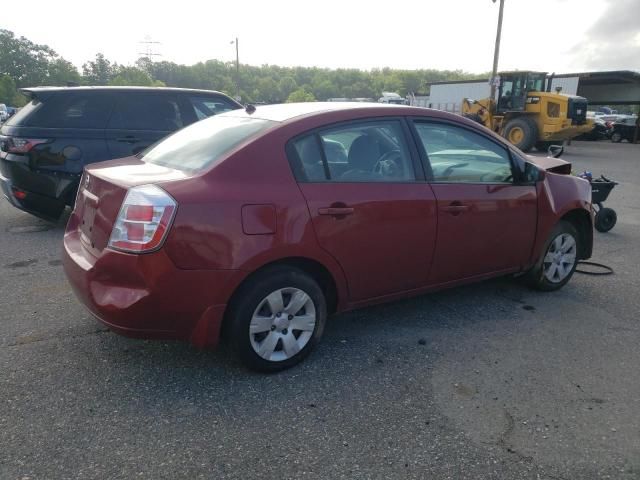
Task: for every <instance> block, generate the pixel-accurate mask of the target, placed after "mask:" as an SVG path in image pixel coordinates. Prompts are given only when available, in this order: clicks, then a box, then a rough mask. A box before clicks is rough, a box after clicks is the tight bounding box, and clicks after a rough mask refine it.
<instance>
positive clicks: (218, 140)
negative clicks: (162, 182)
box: [141, 116, 276, 173]
mask: <svg viewBox="0 0 640 480" xmlns="http://www.w3.org/2000/svg"><path fill="white" fill-rule="evenodd" d="M275 123H276V122H273V121H270V120H263V119H259V118H242V117H221V116H216V117H210V118H207V119H205V120H201V121H200V122H196V123H194V124H193V125H191V126H189V127H186V128H184V129H182V130H180V131H178V132H176V133H174V134H173V135H171V136H170V137H167V138H166V139H165V140H163V141H161V142H160V143H158V144H156V145H154V146H152V147H151V148H150V149H149V150H147V151H146V152H143V153H142V155H141V158H142V159H143V160H144V161H145V162H149V163H155V164H157V165H163V166H165V167H170V168H175V169H177V170H184V171H187V172H191V173H194V172H198V171H201V170H204V169H206V168H208V167H210V166H212V165H213V164H214V163H215V162H216V161H217V160H218V159H219V158H220V157H221V156H222V155H223V154H224V153H226V152H228V151H229V150H231V149H232V148H234V147H236V146H238V145H240V144H241V143H242V142H244V141H245V140H248V139H249V138H251V137H253V136H255V135H257V134H258V133H260V132H263V131H265V130H266V129H268V128H269V127H271V126H272V125H274V124H275Z"/></svg>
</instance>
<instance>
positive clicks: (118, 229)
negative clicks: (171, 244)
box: [109, 185, 177, 253]
mask: <svg viewBox="0 0 640 480" xmlns="http://www.w3.org/2000/svg"><path fill="white" fill-rule="evenodd" d="M176 206H177V204H176V202H175V200H174V199H173V198H171V197H170V196H169V194H168V193H167V192H165V191H164V190H162V189H161V188H159V187H156V186H155V185H141V186H139V187H133V188H131V189H130V190H129V191H128V192H127V196H126V197H125V199H124V202H122V207H121V208H120V213H118V218H117V219H116V223H115V225H114V226H113V231H112V232H111V238H110V239H109V247H111V248H113V249H115V250H121V251H123V252H131V253H143V252H150V251H153V250H157V249H158V248H160V246H162V242H163V241H164V239H165V237H166V236H167V232H168V231H169V227H170V226H171V221H172V220H173V216H174V214H175V211H176Z"/></svg>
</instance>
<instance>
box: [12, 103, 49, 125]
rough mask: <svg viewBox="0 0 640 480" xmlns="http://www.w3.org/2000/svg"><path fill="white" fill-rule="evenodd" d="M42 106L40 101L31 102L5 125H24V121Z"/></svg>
mask: <svg viewBox="0 0 640 480" xmlns="http://www.w3.org/2000/svg"><path fill="white" fill-rule="evenodd" d="M41 105H42V104H41V103H40V102H39V101H38V100H31V101H30V102H29V103H27V104H26V105H25V106H24V107H22V108H21V109H20V110H18V111H17V112H16V113H15V114H14V115H13V117H11V118H10V119H9V120H7V121H6V123H5V125H17V126H20V125H23V124H24V119H25V118H27V117H28V116H29V115H31V113H33V112H34V111H35V110H37V109H38V108H40V106H41Z"/></svg>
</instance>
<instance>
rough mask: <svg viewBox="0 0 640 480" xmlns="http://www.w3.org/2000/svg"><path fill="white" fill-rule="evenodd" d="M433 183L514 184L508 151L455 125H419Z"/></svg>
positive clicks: (418, 129) (417, 125)
mask: <svg viewBox="0 0 640 480" xmlns="http://www.w3.org/2000/svg"><path fill="white" fill-rule="evenodd" d="M415 126H416V130H417V132H418V137H419V138H420V141H421V143H422V145H423V147H424V150H425V152H426V154H427V157H428V159H429V163H430V165H431V170H432V173H433V181H434V182H443V183H511V182H512V181H513V177H512V170H511V160H510V157H509V153H508V152H507V150H506V149H505V148H503V147H501V146H500V145H498V144H496V143H494V142H492V141H491V140H489V139H487V138H485V137H484V136H482V135H480V134H477V133H474V132H471V131H469V130H466V129H464V128H460V127H456V126H454V125H449V124H442V123H432V122H416V124H415Z"/></svg>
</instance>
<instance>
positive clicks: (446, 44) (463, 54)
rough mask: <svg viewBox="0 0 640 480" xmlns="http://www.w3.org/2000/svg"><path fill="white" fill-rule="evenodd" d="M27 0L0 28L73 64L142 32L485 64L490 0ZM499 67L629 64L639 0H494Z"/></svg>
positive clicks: (122, 53)
mask: <svg viewBox="0 0 640 480" xmlns="http://www.w3.org/2000/svg"><path fill="white" fill-rule="evenodd" d="M163 4H164V2H161V1H157V0H156V1H153V2H152V1H148V0H128V1H122V0H110V1H109V2H105V1H95V0H85V1H81V2H73V1H63V0H32V1H30V2H28V8H26V6H23V7H25V8H23V7H17V9H15V11H14V12H13V14H3V15H2V18H1V19H0V27H1V28H6V29H8V30H11V31H13V32H14V33H16V34H17V35H22V36H25V37H27V38H29V39H31V40H33V41H35V42H37V43H44V44H47V45H49V46H50V47H52V48H53V49H54V50H56V52H58V53H59V54H60V55H62V56H63V57H65V58H66V59H68V60H70V61H72V62H73V63H75V64H76V65H78V66H81V65H82V63H84V62H85V61H87V60H88V59H90V58H93V57H94V56H95V54H96V53H97V52H102V53H104V54H105V55H106V56H107V57H108V58H109V59H111V60H113V61H116V62H118V63H122V64H131V63H133V62H134V61H135V60H136V58H137V57H139V56H140V55H139V53H140V52H143V51H145V49H146V47H145V46H144V45H142V44H140V43H139V42H140V41H142V40H144V39H145V38H146V37H148V38H151V39H153V40H154V41H158V42H161V43H160V44H157V45H153V50H154V51H155V52H157V53H160V54H162V56H161V57H157V58H159V59H164V60H169V61H174V62H178V63H185V64H192V63H196V62H199V61H204V60H207V59H212V58H215V59H220V60H224V61H229V60H234V59H235V50H234V46H233V45H230V41H231V40H232V39H233V38H235V37H236V36H238V37H239V38H240V42H239V43H240V62H241V63H249V64H253V65H261V64H267V63H268V64H275V65H283V66H294V65H302V66H319V67H331V68H339V67H355V68H361V69H371V68H382V67H385V66H387V67H392V68H406V69H417V68H437V69H462V70H465V71H468V72H486V71H490V70H491V65H492V61H493V45H494V40H495V30H496V22H497V18H498V3H492V1H491V0H414V1H410V0H393V1H385V2H381V1H376V0H369V1H359V0H322V1H309V0H297V1H289V0H262V1H259V0H233V1H226V2H223V1H195V0H181V1H179V2H171V4H172V6H164V5H163ZM499 68H500V69H501V70H509V69H531V70H543V71H549V72H553V71H555V72H557V73H560V72H573V71H582V70H606V69H625V70H626V69H631V70H640V0H535V1H534V0H506V2H505V13H504V26H503V33H502V47H501V55H500V66H499Z"/></svg>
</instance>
